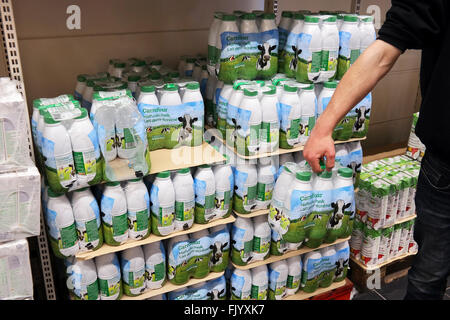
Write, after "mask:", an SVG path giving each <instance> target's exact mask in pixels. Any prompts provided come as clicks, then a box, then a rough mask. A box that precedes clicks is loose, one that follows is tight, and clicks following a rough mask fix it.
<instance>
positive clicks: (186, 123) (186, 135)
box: [178, 114, 198, 143]
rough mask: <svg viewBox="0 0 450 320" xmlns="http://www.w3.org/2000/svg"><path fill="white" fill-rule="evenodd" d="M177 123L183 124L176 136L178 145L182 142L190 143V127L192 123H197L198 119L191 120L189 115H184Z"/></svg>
mask: <svg viewBox="0 0 450 320" xmlns="http://www.w3.org/2000/svg"><path fill="white" fill-rule="evenodd" d="M178 121H180V122H181V123H182V124H183V127H182V128H181V130H180V133H179V135H178V143H180V142H184V141H191V140H192V131H193V129H192V125H193V124H194V122H197V121H198V118H191V116H190V115H189V114H185V115H184V116H183V117H179V118H178Z"/></svg>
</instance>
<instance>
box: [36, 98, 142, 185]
mask: <svg viewBox="0 0 450 320" xmlns="http://www.w3.org/2000/svg"><path fill="white" fill-rule="evenodd" d="M32 118H33V119H34V123H35V124H36V125H33V126H32V130H33V133H34V134H33V137H34V141H35V145H36V146H37V148H36V149H37V152H36V153H37V159H38V164H39V165H40V167H41V168H42V170H43V171H44V176H45V178H46V183H47V184H48V185H49V187H50V188H51V189H52V190H53V191H54V192H60V193H61V192H67V191H69V190H70V191H71V190H76V189H79V188H83V187H87V186H90V185H95V184H98V183H101V182H104V181H122V180H127V179H132V178H136V177H142V176H144V175H146V174H148V173H149V171H150V166H151V164H150V154H149V150H148V145H147V139H146V136H145V128H144V125H143V119H142V117H141V116H140V114H139V111H138V109H137V106H136V102H135V101H134V99H133V98H132V97H131V93H130V91H127V90H123V91H115V92H111V93H106V92H98V93H96V94H95V98H94V104H93V107H92V108H91V114H90V115H89V114H88V111H87V110H86V109H85V108H82V107H80V104H79V102H78V101H76V100H73V97H72V96H71V95H63V96H60V97H57V98H53V99H37V100H35V101H34V103H33V116H32Z"/></svg>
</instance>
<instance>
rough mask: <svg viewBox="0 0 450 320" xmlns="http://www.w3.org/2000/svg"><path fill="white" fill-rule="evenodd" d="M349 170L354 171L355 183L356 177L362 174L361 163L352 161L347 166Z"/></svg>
mask: <svg viewBox="0 0 450 320" xmlns="http://www.w3.org/2000/svg"><path fill="white" fill-rule="evenodd" d="M347 168H350V169H352V171H353V183H355V180H356V175H357V174H358V173H359V172H361V163H356V161H352V162H350V163H349V164H348V165H347Z"/></svg>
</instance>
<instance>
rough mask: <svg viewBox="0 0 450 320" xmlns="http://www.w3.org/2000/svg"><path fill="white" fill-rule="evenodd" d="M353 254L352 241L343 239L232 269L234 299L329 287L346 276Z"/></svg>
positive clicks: (268, 297)
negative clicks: (340, 241) (285, 257)
mask: <svg viewBox="0 0 450 320" xmlns="http://www.w3.org/2000/svg"><path fill="white" fill-rule="evenodd" d="M349 256H350V252H349V246H348V243H347V242H343V243H340V244H337V245H335V246H329V247H327V248H323V249H321V250H317V251H311V252H309V253H307V254H304V255H303V256H295V257H292V258H289V259H286V260H281V261H277V262H273V263H271V264H269V265H268V266H266V265H262V266H258V267H255V268H253V269H251V270H241V269H238V268H236V269H234V268H230V269H229V270H227V271H228V276H229V277H230V280H229V281H230V289H231V290H230V295H231V300H281V299H284V298H286V297H288V296H291V295H295V294H296V293H298V292H299V291H303V292H305V293H313V292H315V291H316V290H317V289H318V288H319V287H320V288H327V287H329V286H330V285H331V284H332V283H333V282H340V281H343V280H344V279H345V277H346V275H347V270H348V264H349ZM230 273H231V276H230Z"/></svg>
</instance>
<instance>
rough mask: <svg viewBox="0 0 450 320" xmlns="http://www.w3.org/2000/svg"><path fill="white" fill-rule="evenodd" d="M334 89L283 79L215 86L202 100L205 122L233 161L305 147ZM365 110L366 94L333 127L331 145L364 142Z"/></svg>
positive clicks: (367, 110)
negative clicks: (233, 156)
mask: <svg viewBox="0 0 450 320" xmlns="http://www.w3.org/2000/svg"><path fill="white" fill-rule="evenodd" d="M222 85H223V87H221V86H222ZM336 87H337V82H334V81H331V82H325V83H324V84H323V86H322V85H320V84H316V85H314V84H300V83H298V82H295V81H293V80H289V79H288V78H285V75H283V74H278V75H277V76H276V77H275V78H273V79H272V81H266V82H262V81H236V82H235V83H234V84H233V85H228V84H223V83H221V82H220V81H219V82H218V84H217V86H216V89H215V95H214V94H210V95H209V96H208V95H207V96H206V97H205V101H208V99H212V100H213V101H214V102H213V103H212V109H210V110H208V108H207V109H206V121H207V123H208V125H210V126H213V127H216V128H217V130H218V132H217V133H216V134H218V135H219V137H220V138H221V140H223V141H224V143H226V145H227V146H228V147H230V148H232V149H235V150H236V152H237V153H238V154H239V155H243V156H252V155H257V154H259V153H265V152H275V151H277V150H278V149H279V148H281V149H292V148H295V147H299V146H302V145H305V144H306V142H307V141H308V138H309V136H310V133H311V131H312V129H313V128H314V126H315V123H316V120H317V119H318V117H320V115H321V114H322V113H323V111H324V110H325V109H326V108H327V106H328V104H329V103H330V101H331V99H332V97H333V94H334V92H335V90H336ZM207 89H208V87H207ZM208 90H209V89H208ZM208 90H207V93H208ZM207 104H208V103H207ZM209 105H211V103H209ZM371 108H372V95H371V93H369V94H368V96H367V97H365V98H364V99H363V100H362V101H361V102H360V103H358V104H357V105H356V106H355V107H354V108H353V109H352V110H351V111H350V112H349V113H348V114H347V116H346V117H345V118H344V119H343V120H342V121H341V122H340V123H339V124H338V125H337V126H336V128H335V129H334V131H333V139H334V140H337V141H348V140H350V139H353V138H358V139H362V138H364V137H366V135H367V132H368V128H369V123H370V111H371Z"/></svg>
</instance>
